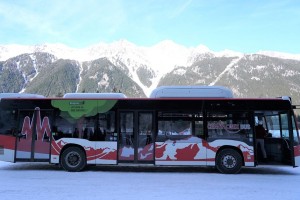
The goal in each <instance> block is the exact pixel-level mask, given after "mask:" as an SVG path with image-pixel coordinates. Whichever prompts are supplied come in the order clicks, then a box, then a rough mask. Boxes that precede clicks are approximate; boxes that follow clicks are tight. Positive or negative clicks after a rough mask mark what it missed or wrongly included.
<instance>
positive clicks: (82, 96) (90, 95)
mask: <svg viewBox="0 0 300 200" xmlns="http://www.w3.org/2000/svg"><path fill="white" fill-rule="evenodd" d="M63 98H69V99H72V98H73V99H77V98H78V99H123V98H126V96H125V95H124V94H123V93H67V94H65V95H64V97H63Z"/></svg>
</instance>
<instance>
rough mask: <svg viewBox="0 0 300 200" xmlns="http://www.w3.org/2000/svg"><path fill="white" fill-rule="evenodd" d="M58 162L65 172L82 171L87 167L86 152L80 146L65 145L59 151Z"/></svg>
mask: <svg viewBox="0 0 300 200" xmlns="http://www.w3.org/2000/svg"><path fill="white" fill-rule="evenodd" d="M59 162H60V165H61V166H62V167H63V168H64V169H65V170H66V171H69V172H79V171H82V170H83V169H84V168H85V167H86V165H87V161H86V152H85V150H84V148H83V147H82V146H80V145H76V144H67V145H65V146H64V147H63V149H62V150H61V153H60V158H59Z"/></svg>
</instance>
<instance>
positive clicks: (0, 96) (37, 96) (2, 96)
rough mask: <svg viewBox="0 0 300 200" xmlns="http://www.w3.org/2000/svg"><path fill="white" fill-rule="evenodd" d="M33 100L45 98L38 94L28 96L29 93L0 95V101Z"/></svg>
mask: <svg viewBox="0 0 300 200" xmlns="http://www.w3.org/2000/svg"><path fill="white" fill-rule="evenodd" d="M17 98H22V99H35V98H45V97H44V96H43V95H39V94H29V93H0V99H17Z"/></svg>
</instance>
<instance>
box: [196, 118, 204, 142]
mask: <svg viewBox="0 0 300 200" xmlns="http://www.w3.org/2000/svg"><path fill="white" fill-rule="evenodd" d="M195 136H197V137H200V138H204V131H203V121H195Z"/></svg>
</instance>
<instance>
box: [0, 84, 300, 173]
mask: <svg viewBox="0 0 300 200" xmlns="http://www.w3.org/2000/svg"><path fill="white" fill-rule="evenodd" d="M0 98H1V100H0V160H2V161H9V162H19V161H23V162H37V161H38V162H42V161H45V162H49V163H52V164H60V165H61V166H62V167H63V168H64V169H65V170H67V171H81V170H83V169H84V168H85V167H86V165H119V164H121V163H127V164H129V163H134V164H135V165H136V164H141V165H142V164H148V165H149V164H150V165H153V166H214V167H216V168H217V169H218V170H219V171H220V172H222V173H238V172H239V171H240V170H241V168H242V167H255V166H257V165H260V164H264V165H287V166H293V167H296V166H299V164H300V145H299V135H298V130H297V125H296V121H295V117H294V111H293V108H294V107H293V105H292V104H291V100H290V99H289V98H286V97H282V98H269V99H262V98H251V99H250V98H247V99H246V98H245V99H244V98H233V97H232V93H231V92H230V91H229V90H228V89H226V88H223V87H162V88H159V89H156V90H155V91H154V92H153V93H152V95H151V97H150V98H126V97H125V96H124V95H122V94H119V93H117V94H101V93H100V94H67V95H65V97H63V98H44V97H42V96H39V95H29V94H1V95H0ZM259 123H261V124H262V125H263V127H264V129H265V130H266V136H265V137H264V138H263V141H264V142H263V143H262V142H260V143H259V145H257V143H258V141H259V140H260V141H261V139H258V138H256V130H255V127H256V126H257V125H258V124H259ZM122 165H124V164H122Z"/></svg>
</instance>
